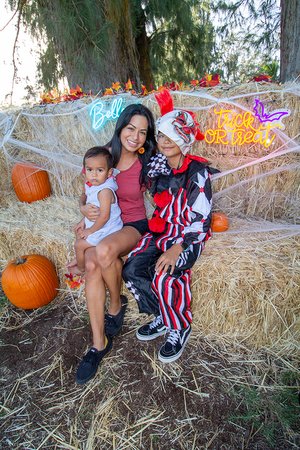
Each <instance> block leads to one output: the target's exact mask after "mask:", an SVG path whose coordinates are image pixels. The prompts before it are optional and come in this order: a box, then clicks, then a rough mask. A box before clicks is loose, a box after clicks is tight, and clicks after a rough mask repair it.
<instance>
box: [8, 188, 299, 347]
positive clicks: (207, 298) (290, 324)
mask: <svg viewBox="0 0 300 450" xmlns="http://www.w3.org/2000/svg"><path fill="white" fill-rule="evenodd" d="M0 216H1V223H0V227H1V234H0V259H1V260H2V265H3V266H4V265H5V264H6V262H7V261H8V260H9V259H11V258H14V257H16V256H19V255H21V254H26V253H40V254H43V255H45V256H47V257H48V258H49V259H50V260H51V261H53V263H54V264H55V266H56V269H57V272H58V273H59V275H60V279H61V288H62V289H64V288H65V287H66V286H65V284H64V276H63V275H64V272H65V266H66V262H67V260H69V258H70V257H71V255H72V254H73V242H74V234H73V231H72V227H73V225H74V224H75V223H76V222H77V221H78V220H80V213H79V210H78V202H77V200H74V199H72V198H69V197H54V196H52V197H50V198H47V199H45V200H42V201H38V202H34V203H32V204H25V203H21V202H18V201H15V199H13V198H11V201H10V203H9V204H8V205H7V206H6V207H5V208H2V209H0ZM298 228H299V226H298ZM298 228H297V226H292V225H290V226H288V225H287V224H283V223H273V224H272V223H269V222H266V221H263V220H261V221H246V220H241V219H233V220H231V224H230V231H228V232H226V233H215V234H214V236H213V239H211V240H210V241H209V242H208V243H207V245H206V249H205V250H204V252H203V254H202V256H201V258H200V259H199V261H198V262H197V264H196V265H195V267H194V270H193V278H192V293H193V312H194V328H195V329H196V330H199V331H201V332H203V333H205V334H207V335H211V334H214V335H218V336H219V337H220V336H221V335H223V336H224V335H226V336H227V337H229V338H230V339H232V340H235V339H236V340H239V341H241V340H242V341H245V342H247V343H248V344H249V345H251V346H257V347H261V346H272V345H275V344H276V346H277V348H279V347H280V345H281V346H282V345H286V346H287V345H288V343H289V348H290V349H291V350H292V351H295V348H294V343H295V342H296V339H297V337H299V333H300V329H299V312H300V311H299V310H300V304H299V298H300V292H299V286H300V265H299V250H300V239H299V236H297V233H298V234H299V229H298ZM263 230H265V231H263ZM283 230H284V233H283ZM82 295H83V294H82ZM132 305H133V306H132V309H133V311H135V313H136V305H135V303H134V301H133V300H132ZM297 320H298V322H297ZM279 344H280V345H279Z"/></svg>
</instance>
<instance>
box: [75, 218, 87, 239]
mask: <svg viewBox="0 0 300 450" xmlns="http://www.w3.org/2000/svg"><path fill="white" fill-rule="evenodd" d="M84 228H85V224H84V219H81V221H80V222H79V223H77V225H75V227H74V233H75V235H76V236H78V237H79V234H80V233H81V232H82V231H83V230H84Z"/></svg>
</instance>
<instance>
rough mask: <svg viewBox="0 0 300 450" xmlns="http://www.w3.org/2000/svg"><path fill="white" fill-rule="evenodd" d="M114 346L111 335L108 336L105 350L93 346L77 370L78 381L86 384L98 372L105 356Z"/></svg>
mask: <svg viewBox="0 0 300 450" xmlns="http://www.w3.org/2000/svg"><path fill="white" fill-rule="evenodd" d="M111 348H112V339H111V337H110V336H107V344H106V347H105V348H104V349H103V350H100V351H99V350H97V349H96V348H94V347H92V348H91V349H90V350H89V351H88V352H87V354H86V355H85V356H84V357H83V358H82V360H81V362H80V364H79V366H78V369H77V372H76V383H78V384H84V383H86V382H87V381H89V380H90V379H91V378H93V376H94V375H95V374H96V372H97V369H98V366H99V364H100V362H101V361H102V359H103V358H104V356H105V355H106V354H107V353H108V352H109V351H110V350H111Z"/></svg>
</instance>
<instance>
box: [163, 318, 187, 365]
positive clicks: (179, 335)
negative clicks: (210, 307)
mask: <svg viewBox="0 0 300 450" xmlns="http://www.w3.org/2000/svg"><path fill="white" fill-rule="evenodd" d="M191 331H192V328H191V326H190V325H189V326H188V328H184V329H183V330H170V331H169V333H168V337H167V340H166V342H165V343H164V345H163V346H162V347H161V348H160V350H159V352H158V359H159V360H160V361H161V362H164V363H168V362H173V361H176V359H178V358H179V357H180V355H181V353H182V352H183V349H184V347H185V345H186V343H187V341H188V339H189V337H190V334H191Z"/></svg>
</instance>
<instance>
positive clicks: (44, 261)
mask: <svg viewBox="0 0 300 450" xmlns="http://www.w3.org/2000/svg"><path fill="white" fill-rule="evenodd" d="M1 282H2V289H3V291H4V293H5V295H6V297H7V298H8V300H9V301H10V302H11V303H12V304H13V305H15V306H17V307H18V308H23V309H35V308H39V307H40V306H45V305H47V304H48V303H50V302H51V301H52V300H53V299H54V298H55V297H56V295H57V289H58V287H59V280H58V277H57V274H56V271H55V267H54V265H53V264H52V262H51V261H49V259H48V258H46V257H45V256H42V255H25V256H21V257H19V258H16V259H13V260H12V261H10V262H9V263H8V264H7V266H6V267H5V269H4V271H3V272H2V279H1Z"/></svg>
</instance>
